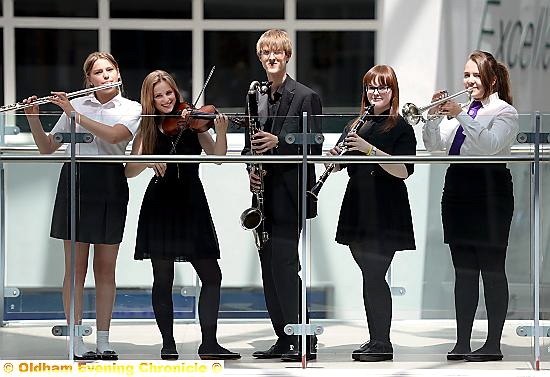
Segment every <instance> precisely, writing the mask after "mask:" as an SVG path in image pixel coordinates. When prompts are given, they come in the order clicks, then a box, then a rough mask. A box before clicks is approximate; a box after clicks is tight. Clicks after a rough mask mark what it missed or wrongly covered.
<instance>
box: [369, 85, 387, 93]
mask: <svg viewBox="0 0 550 377" xmlns="http://www.w3.org/2000/svg"><path fill="white" fill-rule="evenodd" d="M390 90H391V88H390V87H389V86H367V87H366V88H365V92H367V93H369V94H374V92H375V91H377V92H378V94H386V93H388V92H389V91H390Z"/></svg>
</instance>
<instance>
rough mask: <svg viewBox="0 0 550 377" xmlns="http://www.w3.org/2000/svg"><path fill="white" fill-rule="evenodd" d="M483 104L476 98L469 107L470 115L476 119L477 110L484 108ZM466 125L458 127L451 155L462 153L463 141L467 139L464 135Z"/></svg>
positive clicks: (450, 151) (450, 150)
mask: <svg viewBox="0 0 550 377" xmlns="http://www.w3.org/2000/svg"><path fill="white" fill-rule="evenodd" d="M482 107H483V105H482V104H481V101H478V100H475V101H472V103H471V104H470V108H469V109H468V115H469V116H471V117H472V119H474V118H475V117H476V115H477V111H478V110H479V109H480V108H482ZM463 131H464V127H462V125H460V126H458V128H457V129H456V134H455V138H454V139H453V143H452V144H451V148H450V149H449V155H459V154H460V147H462V143H464V139H466V135H464V132H463Z"/></svg>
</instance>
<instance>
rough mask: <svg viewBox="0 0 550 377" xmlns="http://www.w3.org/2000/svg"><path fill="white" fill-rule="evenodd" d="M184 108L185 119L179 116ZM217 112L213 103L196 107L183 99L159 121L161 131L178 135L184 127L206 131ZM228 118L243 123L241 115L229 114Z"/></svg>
mask: <svg viewBox="0 0 550 377" xmlns="http://www.w3.org/2000/svg"><path fill="white" fill-rule="evenodd" d="M184 110H189V114H188V115H187V117H186V118H185V119H184V118H182V117H181V113H182V112H183V111H184ZM217 114H218V110H217V109H216V107H215V106H214V105H204V106H201V107H199V108H196V107H195V106H193V105H192V104H190V103H188V102H186V101H183V102H182V103H180V104H179V105H178V106H177V107H176V108H174V110H173V112H172V114H170V115H167V116H165V117H164V119H163V120H162V123H161V128H162V132H163V133H164V134H166V135H168V136H175V135H178V134H179V133H180V132H182V131H184V130H186V129H190V130H191V131H194V132H196V133H202V132H206V131H208V130H209V129H210V128H213V127H214V119H216V115H217ZM228 119H229V120H230V121H231V122H233V123H235V124H237V125H239V126H240V125H242V124H243V123H244V118H243V117H241V116H231V117H228Z"/></svg>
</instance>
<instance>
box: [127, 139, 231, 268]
mask: <svg viewBox="0 0 550 377" xmlns="http://www.w3.org/2000/svg"><path fill="white" fill-rule="evenodd" d="M175 140H176V137H171V136H167V135H165V134H163V133H162V132H160V131H157V147H156V148H155V152H154V153H155V154H170V151H171V150H172V146H173V143H174V142H175ZM201 151H202V147H201V145H200V143H199V139H198V135H197V134H196V133H195V132H193V131H190V130H185V131H184V132H183V133H182V135H181V138H180V140H179V142H178V143H177V144H176V151H175V153H174V154H178V155H200V153H201ZM219 257H220V249H219V245H218V239H217V237H216V231H215V229H214V223H213V222H212V216H211V215H210V209H209V207H208V202H207V200H206V195H205V193H204V188H203V186H202V182H201V180H200V178H199V164H196V163H185V164H184V163H181V164H176V163H169V164H168V167H167V169H166V174H165V175H164V177H153V178H151V181H150V182H149V185H148V187H147V190H146V192H145V196H144V197H143V203H142V204H141V211H140V214H139V220H138V228H137V239H136V250H135V254H134V259H150V258H158V259H165V260H173V261H176V262H185V261H193V260H197V259H218V258H219Z"/></svg>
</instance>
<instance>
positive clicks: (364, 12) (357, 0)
mask: <svg viewBox="0 0 550 377" xmlns="http://www.w3.org/2000/svg"><path fill="white" fill-rule="evenodd" d="M375 5H376V1H375V0H298V1H296V17H297V18H298V19H308V20H309V19H342V20H345V19H374V18H375V17H376V12H375Z"/></svg>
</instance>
